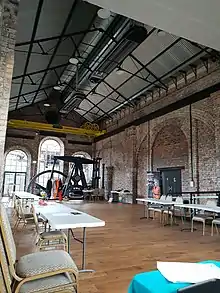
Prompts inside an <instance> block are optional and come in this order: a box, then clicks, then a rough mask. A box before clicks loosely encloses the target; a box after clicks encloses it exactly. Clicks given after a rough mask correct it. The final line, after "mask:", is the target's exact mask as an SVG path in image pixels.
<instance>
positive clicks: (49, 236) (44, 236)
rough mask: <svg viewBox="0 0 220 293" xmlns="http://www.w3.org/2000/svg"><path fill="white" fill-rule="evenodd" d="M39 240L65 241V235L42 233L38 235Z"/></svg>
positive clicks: (60, 232) (59, 232)
mask: <svg viewBox="0 0 220 293" xmlns="http://www.w3.org/2000/svg"><path fill="white" fill-rule="evenodd" d="M40 238H41V239H48V240H49V239H64V238H65V239H66V234H65V233H64V232H63V231H50V232H42V233H41V234H40Z"/></svg>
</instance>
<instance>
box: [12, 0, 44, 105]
mask: <svg viewBox="0 0 220 293" xmlns="http://www.w3.org/2000/svg"><path fill="white" fill-rule="evenodd" d="M43 3H44V0H40V1H39V3H38V8H37V13H36V16H35V21H34V26H33V31H32V35H31V43H30V45H29V49H28V54H27V59H26V62H25V66H24V74H23V76H22V80H21V84H20V88H19V93H18V99H17V103H16V106H15V109H17V108H18V104H19V100H20V96H21V93H22V88H23V85H24V80H25V75H26V73H27V69H28V65H29V61H30V57H31V52H32V49H33V41H34V39H35V36H36V33H37V28H38V23H39V20H40V15H41V10H42V7H43Z"/></svg>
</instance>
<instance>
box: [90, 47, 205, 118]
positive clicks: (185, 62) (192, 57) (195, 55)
mask: <svg viewBox="0 0 220 293" xmlns="http://www.w3.org/2000/svg"><path fill="white" fill-rule="evenodd" d="M205 51H206V49H205V48H204V49H202V50H201V51H199V52H198V53H196V54H194V55H193V56H191V57H190V58H189V59H188V60H185V61H184V62H182V63H181V64H179V65H177V66H176V67H174V68H173V69H171V70H170V71H168V72H166V73H165V74H164V75H162V76H161V77H160V79H163V78H166V77H168V76H169V75H170V74H172V72H175V71H176V70H178V68H180V67H182V66H184V65H185V64H187V63H189V62H190V61H191V60H193V59H194V58H196V57H198V56H199V55H200V54H202V53H203V52H205ZM149 86H150V85H148V86H147V87H145V88H143V89H142V90H141V91H139V92H138V93H136V94H135V95H133V96H132V97H130V100H131V99H132V98H133V97H134V96H137V95H141V93H142V92H144V91H147V90H148V88H149ZM115 108H117V107H115ZM112 112H114V109H112V110H110V111H108V113H112ZM103 118H105V116H104V115H102V116H101V117H99V118H98V119H96V120H95V122H96V121H98V120H100V119H103Z"/></svg>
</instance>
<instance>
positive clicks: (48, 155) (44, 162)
mask: <svg viewBox="0 0 220 293" xmlns="http://www.w3.org/2000/svg"><path fill="white" fill-rule="evenodd" d="M63 155H64V145H63V142H62V141H61V140H60V139H58V138H50V137H48V138H46V139H43V140H42V141H41V143H40V146H39V153H38V170H37V173H40V172H43V171H46V170H51V169H52V167H53V162H54V156H63ZM54 170H58V171H61V172H63V162H62V161H59V160H58V161H57V162H56V165H55V167H54ZM49 178H50V173H46V174H43V175H42V176H40V177H39V178H38V183H39V184H40V185H42V186H44V187H46V185H47V180H48V179H49ZM54 179H56V173H55V174H54Z"/></svg>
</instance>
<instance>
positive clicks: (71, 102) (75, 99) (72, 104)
mask: <svg viewBox="0 0 220 293" xmlns="http://www.w3.org/2000/svg"><path fill="white" fill-rule="evenodd" d="M85 96H86V95H85V94H84V93H81V92H75V93H74V94H73V95H72V96H71V97H69V99H68V98H67V100H66V101H65V104H64V105H63V106H62V107H61V108H60V113H63V114H65V113H69V112H70V111H72V110H73V109H76V108H78V107H79V105H80V104H81V102H82V101H83V100H84V99H85Z"/></svg>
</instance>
